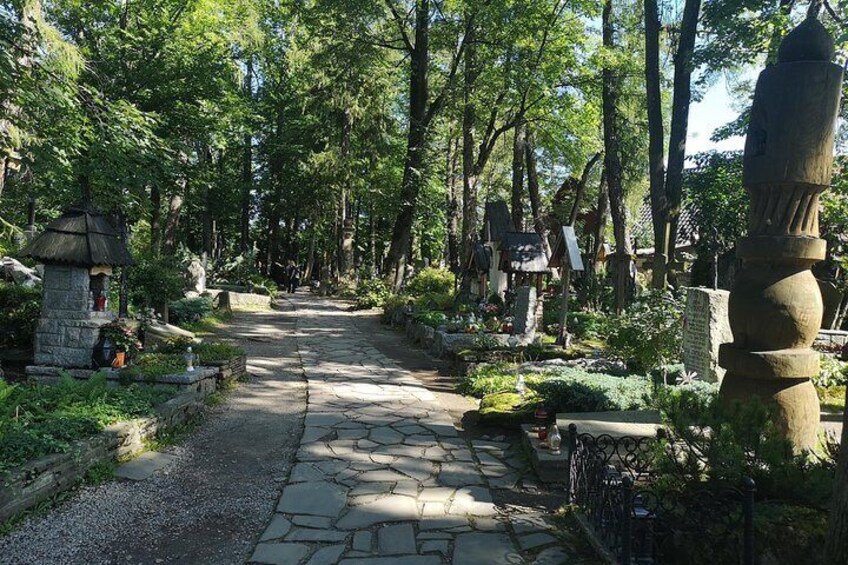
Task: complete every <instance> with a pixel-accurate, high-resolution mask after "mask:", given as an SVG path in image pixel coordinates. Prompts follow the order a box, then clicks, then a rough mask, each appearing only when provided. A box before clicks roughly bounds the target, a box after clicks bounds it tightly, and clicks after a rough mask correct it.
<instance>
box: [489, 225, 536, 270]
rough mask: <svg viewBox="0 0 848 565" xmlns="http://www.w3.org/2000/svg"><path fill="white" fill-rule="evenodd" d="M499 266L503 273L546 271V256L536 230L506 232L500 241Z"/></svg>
mask: <svg viewBox="0 0 848 565" xmlns="http://www.w3.org/2000/svg"><path fill="white" fill-rule="evenodd" d="M500 252H501V257H500V262H499V264H498V265H499V268H500V270H501V271H503V272H505V273H547V272H548V256H547V254H546V253H545V246H544V245H543V244H542V238H541V237H540V236H539V234H537V233H536V232H508V233H507V234H506V235H505V236H504V238H503V240H502V241H501V247H500Z"/></svg>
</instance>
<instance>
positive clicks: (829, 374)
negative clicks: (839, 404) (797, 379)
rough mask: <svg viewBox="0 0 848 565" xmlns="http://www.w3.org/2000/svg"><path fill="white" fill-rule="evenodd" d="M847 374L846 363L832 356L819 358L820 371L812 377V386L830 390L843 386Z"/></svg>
mask: <svg viewBox="0 0 848 565" xmlns="http://www.w3.org/2000/svg"><path fill="white" fill-rule="evenodd" d="M846 373H848V363H846V362H845V361H841V360H840V359H838V358H837V357H835V356H833V355H822V356H821V371H820V372H819V374H818V376H815V377H813V384H814V385H816V387H818V388H831V387H835V386H844V385H845V375H846Z"/></svg>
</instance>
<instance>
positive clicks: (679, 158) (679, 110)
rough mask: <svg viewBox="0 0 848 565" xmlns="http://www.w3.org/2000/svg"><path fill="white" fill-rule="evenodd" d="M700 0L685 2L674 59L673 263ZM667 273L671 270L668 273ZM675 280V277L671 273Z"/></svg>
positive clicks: (669, 178) (669, 176) (668, 183)
mask: <svg viewBox="0 0 848 565" xmlns="http://www.w3.org/2000/svg"><path fill="white" fill-rule="evenodd" d="M700 12H701V0H686V4H685V5H684V6H683V21H682V22H681V25H680V41H679V44H678V46H677V53H676V54H675V56H674V95H673V97H672V103H671V129H670V130H669V140H668V172H667V173H666V179H665V193H666V196H667V197H668V222H669V229H668V261H669V263H671V262H672V261H674V252H675V248H676V244H677V228H678V225H679V223H680V204H681V202H682V200H683V165H684V164H685V162H686V136H687V134H688V132H689V105H690V104H691V102H692V70H693V69H692V55H693V53H694V52H695V34H696V32H697V29H698V16H699V14H700ZM666 270H668V269H666ZM669 276H673V273H669Z"/></svg>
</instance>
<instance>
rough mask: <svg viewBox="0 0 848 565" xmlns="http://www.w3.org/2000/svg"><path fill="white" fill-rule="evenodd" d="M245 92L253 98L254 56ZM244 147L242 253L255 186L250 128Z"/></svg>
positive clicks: (247, 244) (249, 62) (247, 241)
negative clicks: (251, 195)
mask: <svg viewBox="0 0 848 565" xmlns="http://www.w3.org/2000/svg"><path fill="white" fill-rule="evenodd" d="M244 92H245V96H246V97H247V98H248V99H252V98H253V57H252V56H249V57H248V59H247V71H246V72H245V75H244ZM243 143H244V147H243V153H242V163H241V222H240V224H241V225H240V230H239V231H240V233H239V249H240V250H241V252H242V253H247V252H248V251H249V250H250V191H251V189H252V188H253V135H252V133H251V131H250V129H249V128H248V130H247V131H246V132H245V134H244V141H243Z"/></svg>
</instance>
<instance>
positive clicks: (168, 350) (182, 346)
mask: <svg viewBox="0 0 848 565" xmlns="http://www.w3.org/2000/svg"><path fill="white" fill-rule="evenodd" d="M187 347H191V350H192V352H193V353H195V354H197V356H198V357H199V358H200V364H201V365H202V364H203V361H229V360H230V359H234V358H236V357H241V356H242V355H244V349H242V348H241V347H237V346H235V345H230V344H229V343H222V342H219V341H202V342H194V341H192V340H190V339H186V338H174V339H169V340H167V341H165V342H164V343H160V344H159V345H157V346H156V348H155V349H154V351H155V352H156V353H163V354H168V355H179V356H182V355H184V354H185V351H186V348H187ZM180 358H182V357H180Z"/></svg>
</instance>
